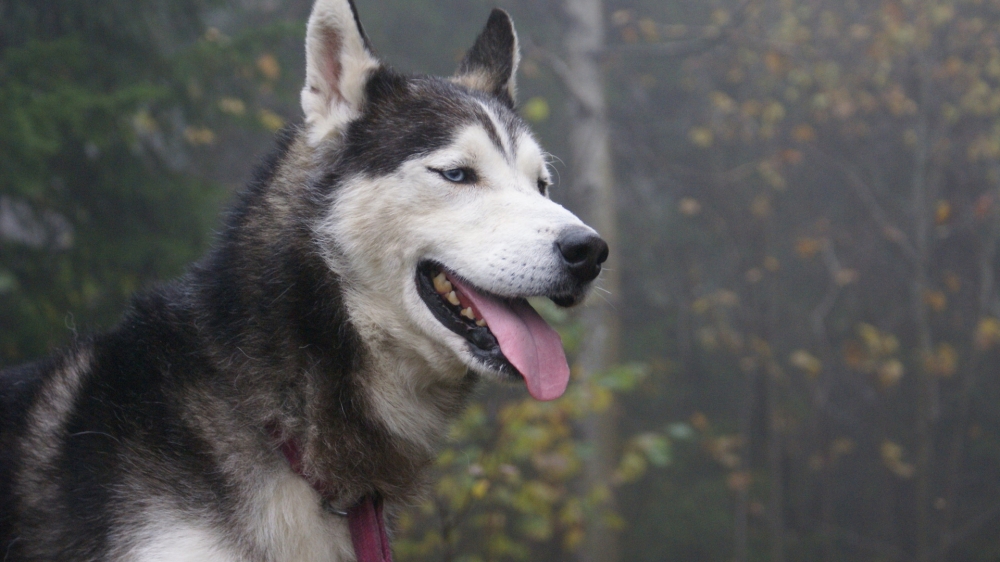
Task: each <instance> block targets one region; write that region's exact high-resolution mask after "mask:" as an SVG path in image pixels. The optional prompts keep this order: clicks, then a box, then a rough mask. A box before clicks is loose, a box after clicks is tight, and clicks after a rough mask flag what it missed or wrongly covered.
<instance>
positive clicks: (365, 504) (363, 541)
mask: <svg viewBox="0 0 1000 562" xmlns="http://www.w3.org/2000/svg"><path fill="white" fill-rule="evenodd" d="M274 433H276V432H274ZM276 437H277V438H279V439H280V434H278V435H276ZM280 443H281V453H282V454H283V455H284V456H285V460H286V461H288V466H289V467H291V469H292V472H294V473H295V474H298V475H299V476H301V477H302V478H303V479H305V481H306V482H309V485H310V486H312V487H313V489H314V490H316V491H317V492H318V493H319V495H320V496H321V497H324V496H325V494H324V493H323V491H322V490H321V489H320V487H319V486H317V485H316V484H315V483H313V482H312V481H311V480H310V479H309V478H306V475H305V473H304V472H303V470H302V450H301V449H300V448H299V444H298V443H297V442H296V441H295V440H294V439H287V440H281V441H280ZM324 501H325V498H324ZM346 516H347V526H348V528H349V529H350V530H351V543H353V544H354V555H355V556H356V557H357V562H392V551H391V550H390V549H389V535H388V534H387V533H386V531H385V516H384V515H383V514H382V498H381V497H380V496H377V495H368V496H365V497H363V498H361V500H360V501H359V502H358V503H357V504H356V505H355V506H354V507H352V508H350V509H348V510H347V513H346Z"/></svg>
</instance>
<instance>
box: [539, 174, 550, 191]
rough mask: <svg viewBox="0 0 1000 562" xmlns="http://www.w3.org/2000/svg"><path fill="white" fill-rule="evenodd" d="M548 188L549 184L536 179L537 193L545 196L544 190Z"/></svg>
mask: <svg viewBox="0 0 1000 562" xmlns="http://www.w3.org/2000/svg"><path fill="white" fill-rule="evenodd" d="M548 187H549V182H547V181H545V180H544V179H542V178H538V193H541V194H542V195H545V190H546V189H548Z"/></svg>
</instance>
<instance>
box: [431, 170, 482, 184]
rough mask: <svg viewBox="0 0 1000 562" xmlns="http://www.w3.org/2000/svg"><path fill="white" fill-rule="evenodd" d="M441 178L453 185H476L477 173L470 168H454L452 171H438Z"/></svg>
mask: <svg viewBox="0 0 1000 562" xmlns="http://www.w3.org/2000/svg"><path fill="white" fill-rule="evenodd" d="M437 173H439V174H441V177H443V178H444V179H446V180H448V181H450V182H451V183H475V182H476V172H474V171H473V170H471V169H470V168H452V169H450V170H437Z"/></svg>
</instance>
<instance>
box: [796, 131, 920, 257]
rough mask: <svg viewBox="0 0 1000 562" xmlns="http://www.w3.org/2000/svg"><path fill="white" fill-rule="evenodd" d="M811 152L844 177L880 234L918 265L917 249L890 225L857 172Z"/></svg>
mask: <svg viewBox="0 0 1000 562" xmlns="http://www.w3.org/2000/svg"><path fill="white" fill-rule="evenodd" d="M812 152H814V153H815V154H818V155H819V156H820V157H822V158H823V159H824V160H826V161H827V162H828V163H829V164H831V165H833V166H834V167H836V168H837V169H838V170H840V171H841V173H843V174H844V177H846V178H847V181H848V183H849V184H850V186H851V187H852V188H853V189H854V192H855V193H856V194H857V196H858V198H860V199H861V201H862V202H863V203H864V204H865V210H866V211H868V214H869V216H870V217H871V219H872V220H873V221H874V222H875V224H877V225H878V226H879V228H881V229H882V234H884V235H885V237H886V238H887V239H889V241H891V242H893V243H894V244H896V245H897V246H899V248H900V249H901V250H902V251H903V254H904V255H906V257H907V259H909V260H910V262H911V263H913V264H914V265H917V264H919V262H920V257H919V254H918V253H917V249H916V248H915V247H914V246H913V243H912V242H910V240H909V238H908V237H907V236H906V234H905V233H904V232H903V231H902V230H900V229H899V227H897V226H896V225H894V224H892V222H891V221H890V220H889V216H888V214H887V213H886V212H885V210H884V209H883V208H882V205H881V204H880V203H879V202H878V199H876V198H875V193H874V192H873V190H872V189H871V187H870V186H869V185H868V184H867V183H866V182H865V181H864V180H863V179H861V176H860V174H858V172H857V171H856V170H855V169H854V168H853V167H851V166H850V165H848V164H847V163H845V162H843V161H841V160H840V159H838V158H834V157H832V156H830V155H828V154H826V153H825V152H823V151H822V150H819V149H813V150H812Z"/></svg>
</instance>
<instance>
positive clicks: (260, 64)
mask: <svg viewBox="0 0 1000 562" xmlns="http://www.w3.org/2000/svg"><path fill="white" fill-rule="evenodd" d="M257 70H259V71H260V73H261V74H263V75H264V78H267V79H268V80H277V79H278V78H279V77H280V76H281V65H280V64H278V59H277V58H275V56H274V55H273V54H271V53H264V54H263V55H261V56H260V57H258V58H257Z"/></svg>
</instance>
